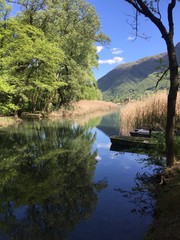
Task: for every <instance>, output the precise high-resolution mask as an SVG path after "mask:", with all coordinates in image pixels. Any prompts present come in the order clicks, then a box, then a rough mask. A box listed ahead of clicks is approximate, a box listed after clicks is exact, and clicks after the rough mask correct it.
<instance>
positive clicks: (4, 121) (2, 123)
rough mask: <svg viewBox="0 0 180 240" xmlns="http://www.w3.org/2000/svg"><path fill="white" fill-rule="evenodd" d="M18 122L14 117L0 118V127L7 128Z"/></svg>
mask: <svg viewBox="0 0 180 240" xmlns="http://www.w3.org/2000/svg"><path fill="white" fill-rule="evenodd" d="M19 121H20V119H17V118H15V117H0V127H7V126H9V125H13V124H16V123H18V122H19Z"/></svg>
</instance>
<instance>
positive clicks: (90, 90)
mask: <svg viewBox="0 0 180 240" xmlns="http://www.w3.org/2000/svg"><path fill="white" fill-rule="evenodd" d="M14 6H15V7H16V9H17V8H18V9H19V10H18V11H16V13H15V14H13V13H14V11H12V9H13V8H14ZM12 7H13V8H12ZM100 27H101V26H100V20H99V18H98V16H97V14H96V12H95V9H94V7H93V6H91V5H90V4H88V3H87V2H86V1H84V0H55V1H54V0H15V1H11V0H8V1H6V0H0V114H6V115H7V114H15V113H21V112H22V111H30V112H34V111H42V110H43V111H50V110H53V109H58V108H59V107H61V106H64V105H67V104H68V103H70V102H71V101H73V100H79V99H97V98H100V96H101V93H100V91H99V90H98V88H97V84H96V81H95V79H94V76H93V72H92V68H93V67H96V66H97V54H96V47H95V42H99V43H101V44H105V43H107V42H109V39H108V37H106V36H105V35H104V34H103V33H102V32H100Z"/></svg>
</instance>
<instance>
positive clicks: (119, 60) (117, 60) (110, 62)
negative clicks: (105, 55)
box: [98, 57, 124, 65]
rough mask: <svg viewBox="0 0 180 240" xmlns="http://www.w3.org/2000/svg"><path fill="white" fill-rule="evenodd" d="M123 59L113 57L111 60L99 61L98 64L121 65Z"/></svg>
mask: <svg viewBox="0 0 180 240" xmlns="http://www.w3.org/2000/svg"><path fill="white" fill-rule="evenodd" d="M123 61H124V59H123V58H122V57H114V58H112V59H104V60H99V61H98V63H99V64H110V65H112V64H116V63H122V62H123Z"/></svg>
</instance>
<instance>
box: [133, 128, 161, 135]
mask: <svg viewBox="0 0 180 240" xmlns="http://www.w3.org/2000/svg"><path fill="white" fill-rule="evenodd" d="M129 133H130V135H131V136H132V137H152V136H156V135H157V134H159V131H152V130H151V129H150V130H146V129H142V128H140V129H139V128H137V129H135V130H134V131H132V132H129Z"/></svg>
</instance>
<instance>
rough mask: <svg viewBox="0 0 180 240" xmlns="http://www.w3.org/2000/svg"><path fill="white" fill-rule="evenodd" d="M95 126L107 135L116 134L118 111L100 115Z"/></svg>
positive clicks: (118, 122) (118, 125)
mask: <svg viewBox="0 0 180 240" xmlns="http://www.w3.org/2000/svg"><path fill="white" fill-rule="evenodd" d="M97 128H98V129H100V130H101V131H102V132H104V133H105V134H106V135H107V136H111V135H118V134H119V129H120V121H119V113H118V112H116V113H111V114H109V115H106V116H104V117H102V119H101V122H100V123H99V124H98V125H97Z"/></svg>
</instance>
